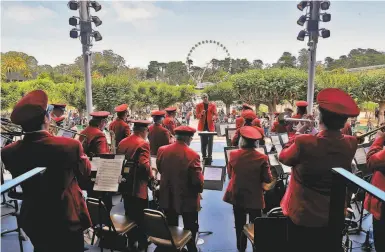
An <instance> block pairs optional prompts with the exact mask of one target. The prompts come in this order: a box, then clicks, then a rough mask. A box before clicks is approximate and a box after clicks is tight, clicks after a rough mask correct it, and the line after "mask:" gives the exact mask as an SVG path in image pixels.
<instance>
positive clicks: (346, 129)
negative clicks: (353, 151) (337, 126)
mask: <svg viewBox="0 0 385 252" xmlns="http://www.w3.org/2000/svg"><path fill="white" fill-rule="evenodd" d="M341 133H342V134H344V135H348V136H353V131H352V127H350V123H349V122H346V123H345V126H344V127H343V128H342V129H341Z"/></svg>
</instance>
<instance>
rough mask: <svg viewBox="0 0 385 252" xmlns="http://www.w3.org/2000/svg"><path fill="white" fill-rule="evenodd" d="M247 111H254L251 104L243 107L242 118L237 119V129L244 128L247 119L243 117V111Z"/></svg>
mask: <svg viewBox="0 0 385 252" xmlns="http://www.w3.org/2000/svg"><path fill="white" fill-rule="evenodd" d="M246 110H251V111H253V108H252V107H251V106H250V105H249V104H246V103H244V104H243V105H242V110H241V116H240V117H238V118H237V119H235V127H236V128H237V129H239V128H240V127H242V126H243V125H244V124H245V119H244V118H243V117H242V113H243V111H246Z"/></svg>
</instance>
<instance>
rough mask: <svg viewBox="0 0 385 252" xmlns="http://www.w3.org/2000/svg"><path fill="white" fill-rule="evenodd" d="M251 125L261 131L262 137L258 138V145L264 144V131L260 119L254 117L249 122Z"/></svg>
mask: <svg viewBox="0 0 385 252" xmlns="http://www.w3.org/2000/svg"><path fill="white" fill-rule="evenodd" d="M251 126H253V127H254V128H256V129H257V130H258V131H259V133H261V135H262V138H261V139H260V140H259V144H260V145H265V140H264V138H265V131H264V130H263V129H262V127H261V120H259V118H255V119H254V120H253V121H252V122H251Z"/></svg>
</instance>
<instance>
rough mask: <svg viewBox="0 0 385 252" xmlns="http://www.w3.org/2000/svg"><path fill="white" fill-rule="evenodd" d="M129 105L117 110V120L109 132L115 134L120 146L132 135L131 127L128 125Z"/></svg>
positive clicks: (123, 105) (121, 106)
mask: <svg viewBox="0 0 385 252" xmlns="http://www.w3.org/2000/svg"><path fill="white" fill-rule="evenodd" d="M127 109H128V105H127V104H122V105H119V106H117V107H116V108H115V112H116V115H117V118H116V119H115V120H114V121H113V122H112V123H111V124H110V127H109V130H112V131H113V132H114V133H115V141H116V145H115V146H118V145H119V143H120V141H122V140H123V139H124V138H126V137H128V136H129V135H130V134H131V131H130V126H129V125H128V124H127V123H126V120H127V116H128V110H127Z"/></svg>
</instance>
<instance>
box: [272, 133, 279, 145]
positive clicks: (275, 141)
mask: <svg viewBox="0 0 385 252" xmlns="http://www.w3.org/2000/svg"><path fill="white" fill-rule="evenodd" d="M271 142H272V144H273V145H281V142H280V141H279V136H277V135H272V136H271Z"/></svg>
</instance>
